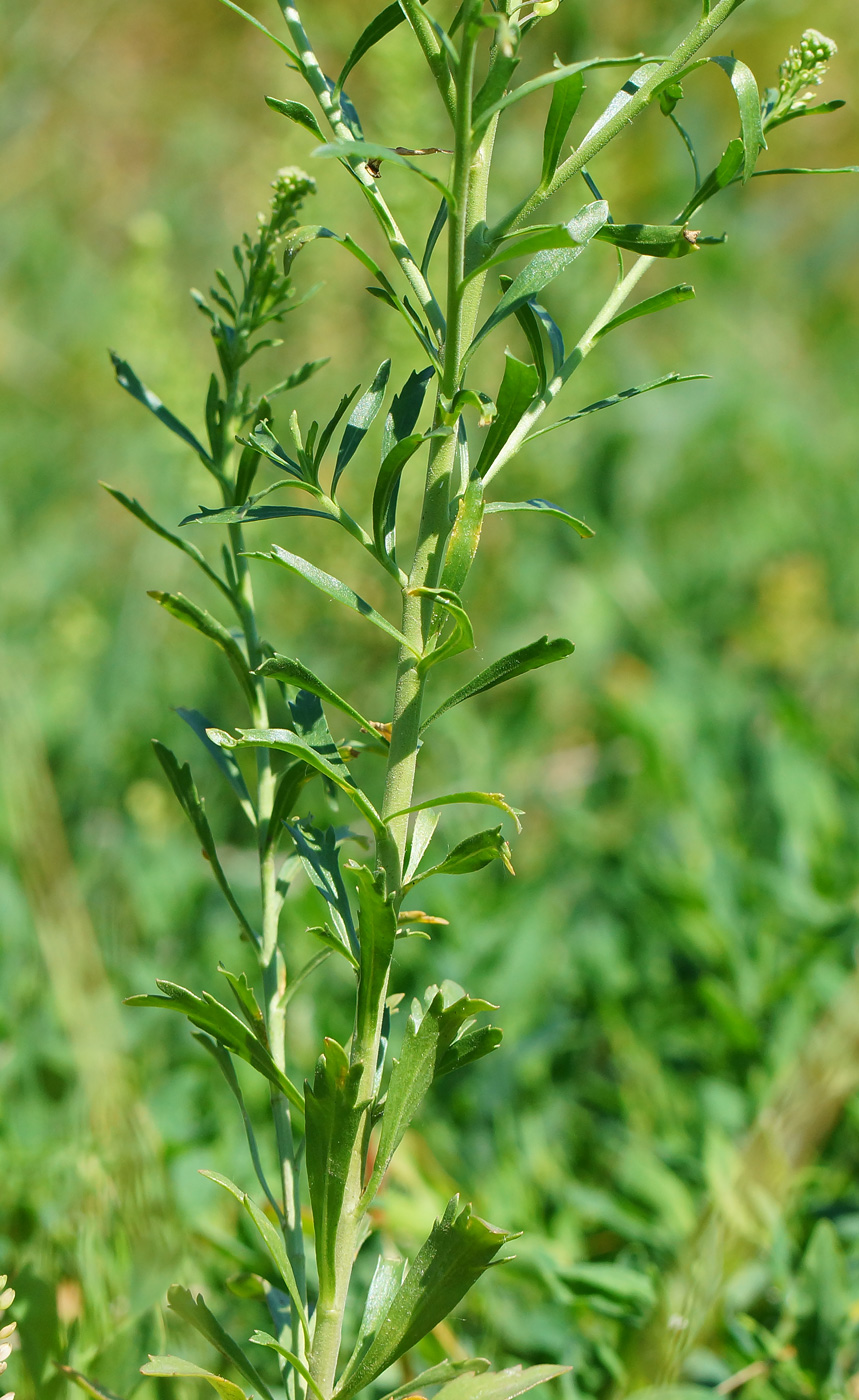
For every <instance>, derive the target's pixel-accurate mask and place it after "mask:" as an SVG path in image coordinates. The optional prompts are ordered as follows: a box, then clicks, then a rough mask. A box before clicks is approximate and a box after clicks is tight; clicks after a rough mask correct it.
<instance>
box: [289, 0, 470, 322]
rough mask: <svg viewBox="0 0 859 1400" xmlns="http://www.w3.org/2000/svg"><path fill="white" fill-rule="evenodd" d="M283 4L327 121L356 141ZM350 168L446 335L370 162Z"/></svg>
mask: <svg viewBox="0 0 859 1400" xmlns="http://www.w3.org/2000/svg"><path fill="white" fill-rule="evenodd" d="M280 7H281V10H282V11H283V17H284V19H285V20H286V25H287V28H288V29H289V32H290V34H291V35H292V41H293V43H294V44H295V47H296V49H297V50H298V55H299V58H300V59H301V63H302V68H303V74H304V77H305V79H306V81H307V83H308V86H309V87H310V89H311V91H312V92H313V95H314V97H315V98H316V100H317V102H318V103H319V105H320V107H321V108H322V111H323V113H324V115H325V119H326V121H327V122H328V124H329V126H330V127H331V130H332V131H333V133H334V135H335V137H336V138H337V140H338V141H343V142H348V143H351V142H353V141H354V140H355V137H354V134H353V133H352V130H351V129H350V127H349V125H348V124H347V122H346V120H345V118H344V116H343V111H342V108H341V107H340V104H339V102H337V101H336V100H335V98H334V96H333V95H332V92H331V89H330V88H329V86H328V82H327V79H326V77H325V74H324V73H323V71H322V68H321V67H320V64H319V60H318V58H317V57H316V54H315V53H314V51H313V48H312V46H311V43H310V40H309V38H308V36H307V31H306V30H305V28H304V24H303V23H302V20H301V16H300V15H299V13H298V10H297V9H296V7H295V5H293V4H291V3H289V0H280ZM347 168H348V169H349V170H350V171H351V173H352V174H353V175H354V176H355V179H356V180H357V181H358V183H359V185H360V186H361V188H362V190H363V191H364V194H365V196H366V198H367V199H368V200H369V202H370V204H371V206H372V208H373V211H374V213H375V215H376V217H377V219H378V220H379V223H380V224H381V226H382V231H383V232H384V234H385V237H386V239H387V241H388V245H389V247H390V249H391V252H392V253H393V254H394V257H395V258H396V260H397V262H398V263H399V265H400V269H401V271H402V273H403V275H404V276H405V278H406V279H407V281H408V282H409V284H410V285H411V287H412V290H413V291H414V293H415V296H416V297H417V298H418V301H419V302H420V305H421V307H422V308H423V311H424V314H425V315H426V317H427V320H428V321H429V323H430V325H431V326H432V328H433V330H434V331H435V333H436V335H437V336H438V337H439V338H441V337H442V336H443V335H444V317H443V316H442V313H441V308H440V307H439V304H438V302H437V301H436V299H435V297H434V296H433V294H432V291H431V290H430V287H429V284H428V283H427V280H426V278H425V277H424V275H423V273H422V272H421V269H420V266H419V264H418V263H417V261H416V260H415V258H414V257H413V255H412V253H411V250H410V249H409V246H408V244H407V243H406V240H405V238H404V237H403V235H402V233H401V232H400V229H399V227H398V225H397V222H396V220H395V218H394V216H393V214H392V213H391V211H390V209H389V208H388V205H387V202H386V200H385V198H384V196H383V195H382V192H381V190H380V189H379V186H378V184H377V182H376V181H375V180H374V179H373V177H372V175H371V174H370V172H369V170H368V169H367V164H366V162H365V161H362V162H361V163H360V165H358V166H352V165H349V166H348V167H347Z"/></svg>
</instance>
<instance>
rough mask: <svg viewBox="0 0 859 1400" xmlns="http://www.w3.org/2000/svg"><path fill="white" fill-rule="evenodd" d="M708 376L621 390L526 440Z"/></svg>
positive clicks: (668, 378)
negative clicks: (648, 395) (638, 397)
mask: <svg viewBox="0 0 859 1400" xmlns="http://www.w3.org/2000/svg"><path fill="white" fill-rule="evenodd" d="M707 377H708V376H707V375H706V374H664V375H663V376H662V378H661V379H654V380H652V381H651V383H650V384H638V385H636V386H635V387H634V388H632V389H621V390H620V392H619V393H617V394H610V395H609V397H608V398H607V399H597V401H596V403H589V404H588V406H587V408H580V409H579V411H578V412H577V413H568V414H567V416H566V417H565V418H559V419H558V420H557V422H556V423H550V424H549V426H548V428H539V429H538V430H537V432H536V433H530V434H529V436H528V437H527V438H526V439H525V441H526V442H533V440H534V438H538V437H544V436H545V434H546V433H553V432H554V431H555V429H556V428H563V426H564V425H565V423H575V422H577V420H578V419H579V418H587V416H588V414H590V413H599V412H600V411H601V410H602V409H604V408H614V406H615V404H619V403H625V402H626V400H627V399H634V398H636V397H637V396H638V395H639V394H649V393H650V390H651V389H663V388H664V387H665V386H666V385H667V384H691V383H692V382H693V380H696V379H706V378H707Z"/></svg>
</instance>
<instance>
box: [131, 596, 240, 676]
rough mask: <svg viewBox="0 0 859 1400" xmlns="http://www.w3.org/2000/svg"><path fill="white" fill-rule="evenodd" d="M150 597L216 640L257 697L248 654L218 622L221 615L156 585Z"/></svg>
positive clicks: (175, 615)
mask: <svg viewBox="0 0 859 1400" xmlns="http://www.w3.org/2000/svg"><path fill="white" fill-rule="evenodd" d="M149 597H150V598H154V599H155V601H156V603H160V604H161V606H162V608H165V609H166V611H167V612H169V613H170V614H171V616H173V617H175V618H178V620H179V621H180V622H184V623H185V625H186V626H187V627H193V628H194V630H195V631H196V632H201V633H202V635H203V636H204V637H208V638H209V640H210V641H212V642H215V643H216V645H217V646H219V647H220V648H221V651H222V652H223V653H224V655H225V656H226V658H227V660H228V661H229V663H230V666H231V667H232V669H233V673H234V674H235V677H236V679H237V680H238V682H239V684H240V686H241V687H242V690H243V691H244V692H245V695H246V696H247V697H248V699H249V700H251V701H253V698H254V688H253V681H252V680H251V673H250V668H249V666H248V663H247V660H246V658H245V654H244V652H243V651H242V649H241V647H240V646H239V643H238V642H237V641H236V639H235V637H234V636H233V635H232V633H231V632H228V631H227V629H226V627H224V625H223V623H220V622H218V620H217V618H214V617H212V615H211V613H208V612H206V609H205V608H201V607H199V606H198V605H197V604H196V603H192V602H191V600H190V598H186V597H184V596H183V594H181V593H160V592H158V591H157V590H156V589H152V590H150V593H149Z"/></svg>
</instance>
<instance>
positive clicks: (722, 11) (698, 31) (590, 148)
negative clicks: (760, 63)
mask: <svg viewBox="0 0 859 1400" xmlns="http://www.w3.org/2000/svg"><path fill="white" fill-rule="evenodd" d="M742 3H743V0H719V2H718V4H716V5H714V6H713V8H712V10H711V11H710V13H709V14H708V15H704V16H702V18H701V19H700V20H699V21H698V23H697V24H696V25H695V27H694V29H692V31H691V32H690V33H689V34H687V36H686V38H685V39H683V40H682V42H681V43H679V44H678V45H677V47H676V49H675V50H674V51H673V53H672V54H670V55H669V57H668V58H667V59H666V60H665V62H664V63H661V64H660V65H659V67H658V68H657V70H656V72H655V73H652V74H651V76H650V77H649V78H648V79H647V81H646V82H645V83H642V85H641V87H640V88H639V89H638V92H636V93H634V94H633V95H632V96H631V97H630V99H629V101H628V102H627V103H626V104H625V106H623V107H622V108H621V109H620V111H619V112H616V113H615V115H614V116H613V117H611V118H610V119H609V121H607V122H606V123H605V125H604V126H601V127H600V129H599V131H596V132H594V134H593V136H592V137H591V139H590V140H589V141H586V142H584V144H583V145H582V146H580V147H579V149H578V150H577V151H574V152H573V154H572V155H571V156H569V157H568V158H567V160H565V161H564V162H563V163H562V164H561V165H559V166H558V169H557V170H556V171H555V174H554V176H553V178H552V179H551V180H550V182H549V184H548V185H547V186H546V187H545V189H538V190H535V191H534V193H533V194H532V195H531V197H530V198H529V199H527V200H526V201H525V203H524V204H522V205H520V206H519V208H518V209H517V210H516V211H515V212H514V215H513V217H511V218H510V219H509V220H506V221H502V222H501V223H500V224H499V225H497V226H496V227H495V228H494V229H493V230H492V236H493V238H498V237H500V236H501V234H502V233H506V232H507V230H508V229H509V228H516V227H518V226H519V224H522V223H524V222H526V221H527V220H528V219H530V218H531V216H532V214H533V213H534V211H535V210H536V209H539V207H540V205H541V204H543V203H545V201H546V200H547V199H551V197H552V195H553V194H557V192H558V190H559V189H560V188H561V186H562V185H565V184H566V183H567V181H568V180H570V179H571V178H572V177H573V175H577V174H578V173H579V171H580V170H581V169H582V167H583V166H585V165H587V164H588V162H589V161H591V160H593V158H594V156H595V155H597V153H598V152H599V151H601V150H602V149H603V147H604V146H607V145H608V144H609V142H610V141H613V140H614V138H615V137H616V136H618V135H619V134H620V132H621V131H623V129H624V127H625V126H628V125H629V124H630V122H632V121H634V120H635V118H636V117H637V116H638V115H639V113H640V112H643V111H644V108H645V107H647V106H648V104H649V103H650V101H651V99H652V98H653V95H654V93H655V92H656V91H657V89H658V88H660V87H662V85H663V84H664V83H667V82H670V81H671V79H672V78H673V77H674V76H675V75H676V74H677V73H679V72H680V70H681V69H682V68H684V67H685V65H686V64H687V63H688V62H689V59H690V58H692V56H693V54H696V53H697V52H698V50H699V49H700V48H703V46H704V44H706V43H707V42H708V40H710V39H711V38H712V37H713V35H714V34H715V33H716V30H717V29H719V28H720V27H721V25H723V24H724V23H725V21H726V20H727V19H729V18H730V17H731V15H732V14H733V13H734V11H735V10H738V9H739V7H740V5H742Z"/></svg>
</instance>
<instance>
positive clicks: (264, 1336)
mask: <svg viewBox="0 0 859 1400" xmlns="http://www.w3.org/2000/svg"><path fill="white" fill-rule="evenodd" d="M251 1341H252V1342H255V1343H256V1345H257V1346H261V1347H271V1348H272V1350H273V1351H276V1352H277V1353H278V1355H279V1356H283V1357H284V1358H285V1359H286V1360H287V1361H288V1362H289V1364H290V1366H293V1367H294V1368H295V1370H296V1371H297V1372H298V1374H299V1375H300V1376H303V1377H304V1379H305V1380H306V1381H307V1384H308V1385H309V1386H310V1389H311V1390H312V1391H313V1394H314V1395H316V1396H317V1397H318V1400H325V1396H324V1395H323V1394H322V1391H321V1390H320V1389H319V1386H318V1385H317V1384H316V1382H315V1380H314V1379H313V1377H312V1376H311V1374H310V1372H309V1371H308V1369H307V1367H306V1365H305V1364H304V1362H303V1361H302V1360H301V1359H300V1357H298V1356H296V1354H295V1352H294V1351H289V1350H288V1348H287V1347H284V1346H281V1344H280V1342H279V1341H278V1340H277V1338H276V1337H270V1336H269V1334H268V1332H259V1331H257V1332H252V1333H251Z"/></svg>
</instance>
